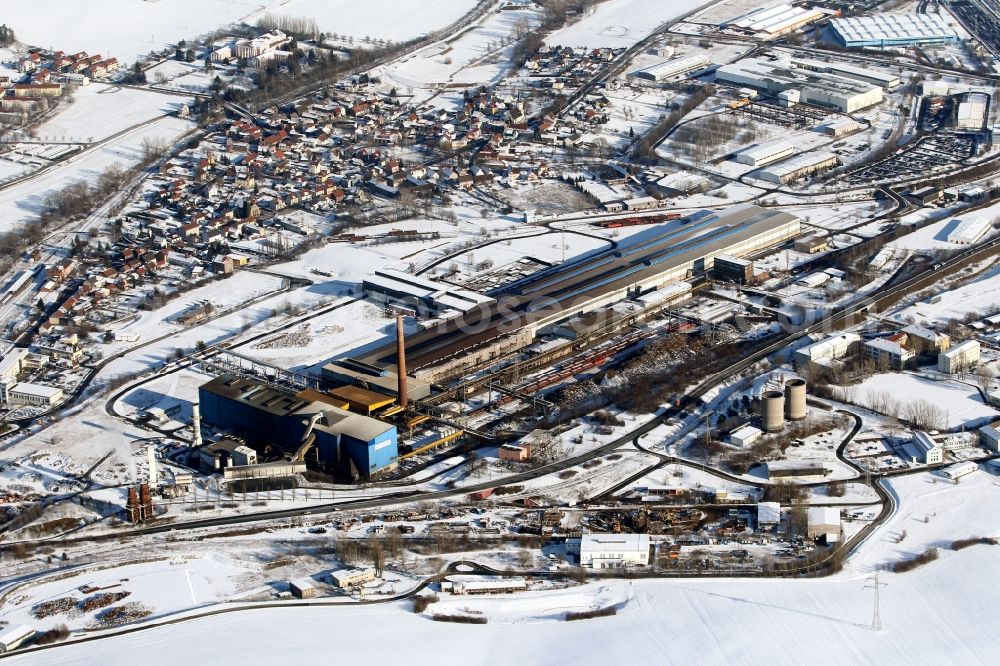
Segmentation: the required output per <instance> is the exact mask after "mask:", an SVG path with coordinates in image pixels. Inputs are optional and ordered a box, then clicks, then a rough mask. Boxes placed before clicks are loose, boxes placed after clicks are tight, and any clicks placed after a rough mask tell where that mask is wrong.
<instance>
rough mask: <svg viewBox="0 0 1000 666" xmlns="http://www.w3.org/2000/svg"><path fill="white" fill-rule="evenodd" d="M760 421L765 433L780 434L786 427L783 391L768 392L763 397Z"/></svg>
mask: <svg viewBox="0 0 1000 666" xmlns="http://www.w3.org/2000/svg"><path fill="white" fill-rule="evenodd" d="M760 420H761V422H762V423H763V426H764V432H779V431H781V429H782V428H783V427H785V394H784V392H783V391H768V392H766V393H765V394H764V395H763V396H761V402H760Z"/></svg>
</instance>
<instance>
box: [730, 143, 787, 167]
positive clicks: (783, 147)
mask: <svg viewBox="0 0 1000 666" xmlns="http://www.w3.org/2000/svg"><path fill="white" fill-rule="evenodd" d="M794 154H795V146H793V145H792V144H790V143H788V142H787V141H784V140H780V139H779V140H778V141H768V142H767V143H762V144H758V145H754V146H750V147H749V148H744V149H743V150H741V151H739V152H738V153H736V161H737V162H739V163H740V164H749V165H750V166H754V167H760V166H764V165H765V164H770V163H772V162H777V161H778V160H783V159H785V158H786V157H790V156H792V155H794Z"/></svg>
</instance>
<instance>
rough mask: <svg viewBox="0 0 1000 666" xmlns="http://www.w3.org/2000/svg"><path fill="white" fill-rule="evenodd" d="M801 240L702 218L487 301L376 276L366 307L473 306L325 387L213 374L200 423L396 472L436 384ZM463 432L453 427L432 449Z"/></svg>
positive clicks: (338, 467)
mask: <svg viewBox="0 0 1000 666" xmlns="http://www.w3.org/2000/svg"><path fill="white" fill-rule="evenodd" d="M799 232H800V224H799V219H798V218H797V217H795V216H794V215H791V214H789V213H785V212H780V211H772V210H768V209H765V208H761V207H758V206H753V205H741V206H734V207H731V208H729V209H728V210H724V211H708V210H703V211H698V212H696V213H693V214H690V215H687V216H685V217H682V218H680V219H677V220H672V221H670V222H665V223H661V224H655V225H652V226H650V227H649V228H647V229H644V230H643V231H640V232H638V233H636V234H634V235H632V236H629V237H627V238H625V239H622V240H619V241H617V242H612V243H611V246H610V247H608V248H606V249H602V250H599V251H594V252H590V253H588V254H585V255H582V256H580V257H577V258H575V259H573V260H570V261H567V262H565V263H562V264H557V265H553V266H551V267H548V268H544V269H542V270H540V271H537V272H535V273H533V274H530V275H527V276H526V277H523V278H520V279H517V280H515V281H513V282H510V283H508V284H506V285H503V286H502V287H500V288H498V289H496V290H494V291H493V292H490V293H488V294H485V295H483V294H474V293H472V292H469V293H465V292H462V291H461V290H456V288H454V287H449V286H445V285H442V289H440V290H437V291H435V290H434V283H433V282H430V281H427V280H422V279H409V278H408V277H407V276H405V275H402V274H400V275H399V276H398V277H396V276H394V275H393V274H392V272H389V271H382V272H380V273H379V274H378V279H372V280H370V281H366V282H365V284H364V289H365V295H366V297H367V298H368V299H369V300H372V301H374V302H376V303H379V304H382V305H387V306H394V307H396V308H397V309H405V310H406V311H408V312H411V313H414V312H426V311H428V309H429V308H430V306H431V305H432V304H431V303H430V299H432V298H435V297H436V298H438V299H439V300H442V301H444V302H446V303H461V304H465V305H467V306H468V309H452V310H450V311H448V312H447V313H446V314H445V315H438V316H436V317H434V318H432V319H430V320H429V321H428V322H427V326H426V327H425V328H423V329H422V330H420V331H418V332H417V333H415V334H411V335H409V336H407V337H404V333H403V330H404V329H403V325H402V316H397V339H396V341H395V342H394V343H390V344H386V345H384V346H381V347H379V348H377V349H375V350H373V351H371V352H370V353H367V354H365V355H362V356H359V357H355V358H350V357H349V358H343V359H337V360H333V361H331V362H330V363H328V364H327V365H325V366H324V367H323V368H322V376H321V377H318V378H316V379H317V380H318V383H319V387H320V389H321V390H307V391H301V390H300V391H292V390H289V389H287V388H285V387H281V386H278V385H274V384H271V383H268V382H265V381H263V380H260V379H259V378H252V377H249V378H248V377H240V376H238V375H226V376H221V377H218V378H216V379H214V380H212V381H210V382H208V383H207V384H205V385H203V386H202V387H201V389H200V391H199V400H200V403H201V407H202V413H203V418H204V420H205V422H206V423H208V424H211V425H213V426H215V427H217V428H218V429H219V430H220V431H222V432H231V433H233V434H235V435H238V436H239V438H238V440H237V441H236V443H235V444H234V446H235V445H245V446H247V447H249V448H250V449H253V450H254V451H255V452H256V453H257V454H258V455H259V459H260V460H262V461H268V460H270V461H272V462H271V463H270V464H279V463H280V462H281V461H286V462H289V461H290V462H293V463H296V464H299V465H302V464H306V463H308V464H309V466H310V467H313V468H319V469H322V470H324V471H330V472H338V473H339V474H340V475H347V476H349V477H352V478H365V479H371V478H376V477H379V476H382V475H384V474H385V473H388V472H391V471H392V470H394V469H395V468H396V467H397V466H398V463H399V460H400V458H401V456H400V450H399V445H398V436H397V432H398V431H397V428H399V427H405V428H408V429H412V428H413V424H414V422H415V421H416V420H422V421H425V420H428V419H431V418H432V417H431V416H429V415H428V410H421V409H419V408H420V406H421V405H422V401H423V400H424V399H426V398H428V397H429V396H431V395H432V394H433V393H434V390H435V387H438V386H441V385H443V384H444V383H445V382H446V381H449V380H452V379H457V378H460V377H462V376H464V375H467V374H468V373H470V372H473V371H481V370H484V369H486V368H488V367H489V366H491V365H493V364H495V363H496V362H498V361H499V360H500V359H502V358H506V357H510V356H511V355H512V354H514V353H516V352H518V350H521V349H523V348H525V347H527V346H529V345H530V344H532V342H533V341H534V340H535V338H536V336H538V335H540V334H544V333H547V332H550V331H552V330H553V328H554V327H555V326H556V325H558V324H560V323H562V322H565V321H567V320H569V319H570V318H572V317H574V316H577V315H580V314H581V313H589V312H592V311H595V310H597V309H598V308H602V307H604V306H607V305H609V304H614V303H617V302H619V301H623V300H625V299H629V298H632V297H638V296H640V295H643V294H649V293H651V292H655V291H657V290H664V291H668V290H670V289H673V288H674V287H676V286H677V284H678V283H679V282H681V281H683V280H686V279H690V278H692V277H695V276H697V275H699V274H702V273H705V272H707V271H709V270H711V269H712V268H713V265H714V263H715V259H716V258H717V257H720V256H722V255H726V256H727V257H735V258H739V257H748V256H751V255H755V254H759V253H760V252H762V251H763V250H766V249H768V248H773V247H775V246H778V245H781V244H783V243H785V242H786V241H789V240H792V239H794V238H795V237H797V236H798V235H799ZM397 311H398V310H397ZM461 434H462V433H461V430H459V431H458V432H457V433H456V432H453V431H450V430H449V431H447V434H444V435H442V436H441V437H439V438H438V439H437V440H435V441H434V442H432V444H431V446H436V445H439V444H441V443H445V442H447V441H453V440H454V439H455V438H456V437H457V436H459V435H461ZM424 448H429V447H424ZM420 450H421V451H422V450H424V449H423V448H422V449H420ZM412 454H413V452H409V453H407V454H404V455H403V456H402V457H406V455H412ZM244 461H245V457H244ZM228 464H229V465H232V464H233V462H232V461H231V460H230V461H229V463H228ZM232 473H233V474H236V473H237V472H236V471H234V472H232Z"/></svg>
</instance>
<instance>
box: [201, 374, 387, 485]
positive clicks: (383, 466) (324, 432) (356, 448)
mask: <svg viewBox="0 0 1000 666" xmlns="http://www.w3.org/2000/svg"><path fill="white" fill-rule="evenodd" d="M198 399H199V402H200V405H201V414H202V419H203V420H204V421H205V422H206V423H210V424H212V425H216V426H219V427H221V428H226V429H229V430H231V431H233V432H235V433H237V434H239V435H240V436H242V437H243V438H244V439H246V441H247V443H248V444H250V445H251V446H253V447H254V448H256V449H258V450H266V449H267V448H268V447H276V448H277V449H278V450H280V451H283V452H286V453H290V452H296V451H297V450H299V448H300V447H302V446H303V445H304V444H305V440H306V439H307V438H309V439H310V446H309V447H308V448H307V450H311V449H313V448H315V454H314V456H315V459H316V460H317V461H318V462H320V463H321V464H322V465H323V466H325V467H330V468H332V467H336V466H337V465H340V464H342V463H347V461H348V460H349V461H350V463H351V464H353V466H354V467H355V469H356V471H357V473H358V474H359V475H360V476H363V477H368V478H370V477H373V476H377V475H378V474H380V473H383V472H386V471H390V470H392V469H394V468H395V467H396V462H397V458H398V441H397V433H396V427H395V426H393V425H390V424H387V423H384V422H382V421H379V420H378V419H373V418H370V417H368V416H363V415H361V414H353V413H351V412H348V411H346V410H343V409H340V408H338V407H336V406H334V405H331V404H329V403H326V402H322V401H313V402H310V401H308V400H303V399H301V398H298V397H296V396H295V395H291V394H288V393H285V392H283V391H280V390H278V389H276V388H273V387H270V386H266V385H264V384H261V383H258V382H255V381H253V380H250V379H245V378H242V377H237V376H234V375H222V376H220V377H217V378H215V379H213V380H211V381H209V382H207V383H205V384H203V385H202V386H200V387H199V389H198ZM307 436H308V437H307ZM303 455H305V452H303ZM310 459H312V458H310Z"/></svg>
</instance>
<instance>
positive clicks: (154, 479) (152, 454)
mask: <svg viewBox="0 0 1000 666" xmlns="http://www.w3.org/2000/svg"><path fill="white" fill-rule="evenodd" d="M146 453H147V454H149V487H150V488H156V487H157V486H159V485H160V482H159V476H158V475H157V473H156V447H155V446H153V445H152V444H150V445H149V446H147V447H146Z"/></svg>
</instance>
